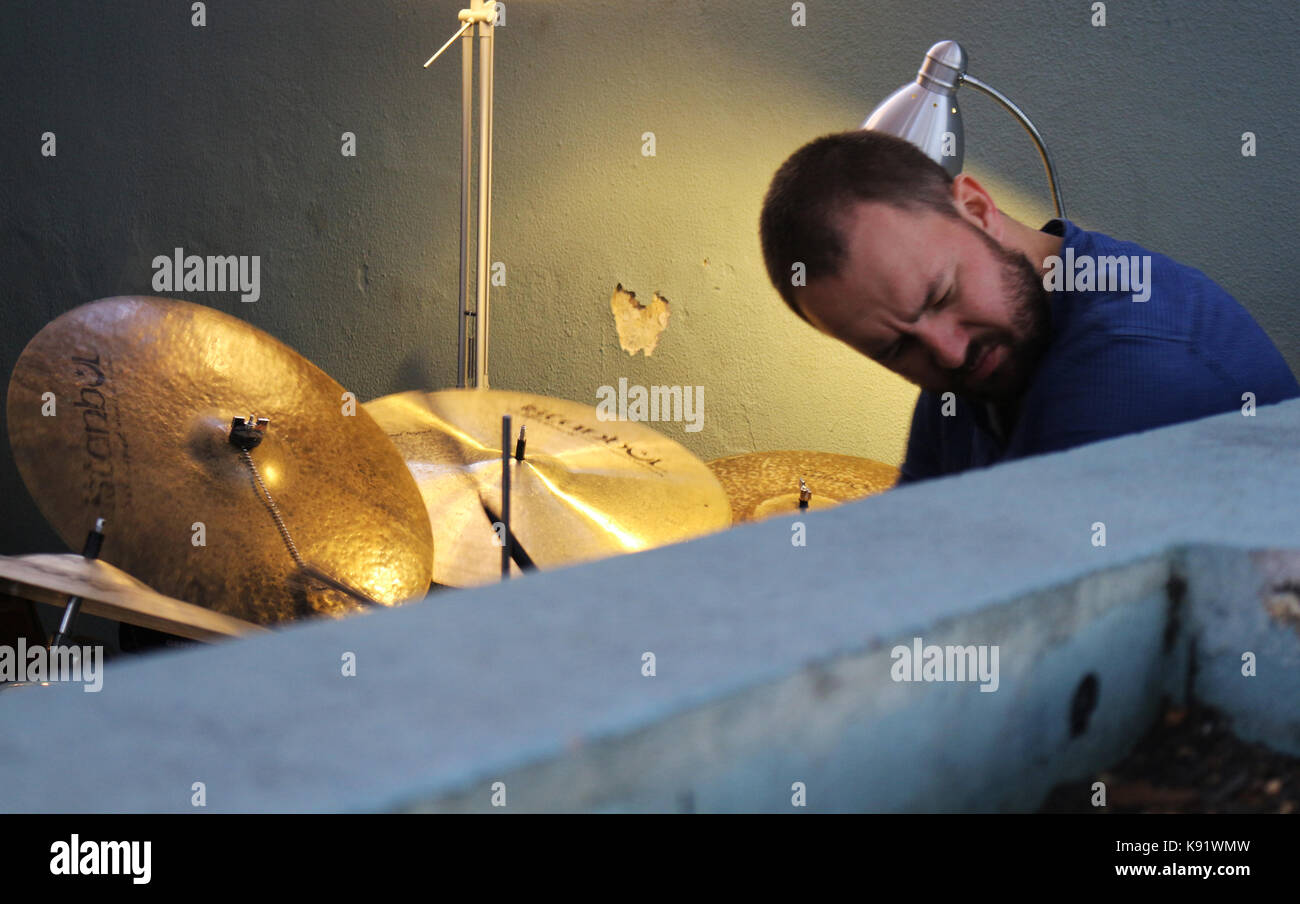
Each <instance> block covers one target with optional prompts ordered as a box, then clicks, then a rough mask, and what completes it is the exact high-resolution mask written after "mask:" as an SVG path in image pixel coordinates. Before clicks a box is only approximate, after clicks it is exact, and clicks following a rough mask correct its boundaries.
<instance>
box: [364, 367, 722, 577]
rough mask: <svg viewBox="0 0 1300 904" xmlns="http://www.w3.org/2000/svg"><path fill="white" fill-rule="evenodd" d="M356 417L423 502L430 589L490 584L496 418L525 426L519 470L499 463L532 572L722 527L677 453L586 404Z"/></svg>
mask: <svg viewBox="0 0 1300 904" xmlns="http://www.w3.org/2000/svg"><path fill="white" fill-rule="evenodd" d="M365 408H366V410H367V411H369V412H370V414H371V415H373V416H374V418H375V420H376V421H378V423H379V425H380V426H381V427H382V428H383V429H384V431H385V432H386V433H387V434H388V435H389V437H390V438H391V439H392V441H393V443H394V444H395V445H396V446H397V448H398V449H399V450H400V452H401V454H402V456H403V457H404V458H405V459H406V461H407V464H408V466H409V467H410V469H411V472H412V473H413V474H414V475H415V480H416V483H417V484H419V486H420V492H421V493H423V495H424V500H425V503H426V505H427V507H428V511H429V519H430V521H431V522H432V524H433V535H434V543H435V545H436V546H437V549H438V556H437V558H436V560H435V562H434V572H433V579H434V581H436V582H437V583H440V584H449V585H452V586H461V587H463V586H472V585H475V584H481V583H485V582H488V581H494V580H499V579H500V575H501V565H500V562H501V547H500V545H498V543H497V542H496V533H495V532H494V531H493V529H492V517H489V515H488V514H487V513H486V512H485V511H484V507H485V506H486V507H487V509H489V510H490V511H491V512H493V513H496V514H497V515H499V514H500V512H501V417H502V415H505V414H509V415H510V416H511V418H512V427H513V429H514V430H515V432H516V435H517V433H518V430H519V428H520V427H521V426H522V427H526V428H527V434H526V435H527V443H526V450H525V454H524V460H523V461H522V462H518V461H515V460H514V459H513V458H512V459H511V475H510V481H511V494H510V499H511V503H510V507H511V532H512V533H513V534H514V535H515V537H516V538H518V541H519V544H520V545H521V546H522V547H523V549H524V550H525V551H526V552H527V554H528V556H529V558H531V559H532V560H533V561H534V562H535V563H536V564H537V566H538V567H539V568H547V567H555V566H561V565H569V564H573V563H576V562H583V561H588V560H591V559H597V558H603V557H605V556H611V555H617V554H620V553H626V552H636V551H638V550H642V549H649V548H651V547H654V546H661V545H664V544H667V543H674V542H677V541H680V540H685V539H688V538H690V537H695V536H699V535H701V534H705V533H708V532H710V531H714V530H721V529H722V528H725V527H726V526H728V525H729V524H730V523H731V509H730V506H729V505H728V504H727V497H726V493H724V492H723V489H722V486H721V485H720V484H719V483H718V481H717V480H716V479H715V478H714V476H713V475H712V473H710V471H709V469H708V468H707V467H706V466H705V465H704V463H703V462H701V461H700V460H699V459H698V458H696V457H695V456H694V455H692V454H691V453H690V452H689V451H687V450H686V448H685V447H684V446H682V445H681V444H679V443H677V442H674V441H673V440H671V439H669V438H668V437H666V436H664V435H662V434H660V433H658V432H657V431H655V430H653V429H651V428H650V427H648V426H645V425H644V424H641V423H636V422H629V421H602V420H600V418H599V417H598V416H597V412H596V409H595V408H594V407H591V406H588V405H582V404H580V403H578V402H570V401H567V400H565V399H552V398H548V397H546V396H539V395H530V394H527V393H522V392H506V391H503V390H497V389H448V390H443V391H440V392H418V391H417V392H403V393H397V394H396V395H390V396H384V397H383V398H380V399H375V400H374V401H371V402H367V403H366V405H365ZM513 451H514V450H513V449H511V452H512V453H513ZM512 573H513V572H512Z"/></svg>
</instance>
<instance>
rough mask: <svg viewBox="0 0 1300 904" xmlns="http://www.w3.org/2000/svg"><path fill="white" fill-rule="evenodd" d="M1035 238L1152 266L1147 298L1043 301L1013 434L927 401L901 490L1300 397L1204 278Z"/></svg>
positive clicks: (1101, 238) (1100, 246) (969, 402)
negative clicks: (1045, 322) (1247, 404)
mask: <svg viewBox="0 0 1300 904" xmlns="http://www.w3.org/2000/svg"><path fill="white" fill-rule="evenodd" d="M1042 231H1043V232H1047V233H1050V234H1052V235H1059V236H1061V237H1062V239H1063V241H1062V244H1061V250H1060V252H1059V256H1061V257H1062V258H1065V257H1066V255H1067V249H1073V256H1074V259H1075V260H1076V261H1078V260H1080V259H1082V258H1083V257H1085V256H1090V257H1092V258H1093V260H1094V261H1095V260H1096V259H1097V258H1099V257H1102V256H1112V255H1124V256H1126V257H1130V258H1131V257H1132V256H1134V255H1137V256H1139V257H1140V256H1143V255H1148V256H1149V257H1150V260H1151V264H1150V279H1149V284H1150V285H1149V288H1150V297H1149V298H1148V299H1147V300H1146V301H1134V300H1133V299H1134V297H1135V293H1134V292H1132V291H1069V290H1068V289H1069V288H1070V287H1069V286H1066V290H1063V291H1053V292H1049V293H1048V297H1049V298H1050V299H1051V330H1052V335H1051V339H1050V341H1049V343H1048V346H1047V349H1046V351H1045V352H1044V353H1043V357H1042V359H1041V360H1040V362H1039V365H1038V368H1037V370H1035V372H1034V375H1033V377H1032V378H1031V380H1030V384H1029V387H1028V388H1027V389H1026V390H1025V392H1024V394H1023V395H1022V396H1021V398H1020V404H1019V412H1018V414H1017V416H1016V419H1015V421H1014V424H1012V425H1010V429H1009V430H1008V429H1007V425H1004V424H1002V423H1000V421H999V417H998V412H997V410H996V409H995V408H993V406H991V405H988V404H986V403H983V402H981V401H980V400H977V399H973V398H969V397H963V396H956V397H955V399H954V400H953V401H954V405H953V406H950V410H951V408H953V407H955V411H953V413H952V414H951V415H949V416H944V414H943V412H942V405H943V400H942V398H941V397H940V396H939V395H936V394H935V393H932V392H930V391H928V390H923V391H922V392H921V395H920V397H919V398H918V399H917V401H916V409H915V411H913V413H912V431H911V434H910V436H909V437H908V441H907V457H906V459H905V460H904V462H903V465H902V468H901V471H902V474H901V476H900V478H899V481H898V482H899V484H903V483H909V482H912V481H917V480H925V479H927V478H930V477H938V476H941V475H944V474H954V473H957V472H959V471H965V470H967V469H969V468H978V467H984V466H986V465H992V464H997V463H998V462H1002V461H1010V460H1012V459H1016V458H1024V457H1025V456H1029V455H1040V454H1043V453H1045V452H1056V451H1059V450H1061V449H1069V448H1072V447H1074V446H1081V445H1083V444H1084V443H1093V442H1097V441H1098V440H1103V439H1109V438H1111V437H1114V436H1122V435H1123V434H1126V433H1137V432H1140V431H1143V430H1151V429H1154V428H1156V427H1163V426H1165V425H1167V424H1175V423H1178V422H1180V421H1190V420H1195V419H1197V418H1202V417H1207V416H1209V415H1212V414H1219V413H1222V412H1225V411H1232V410H1239V409H1241V408H1242V406H1243V404H1244V400H1243V398H1242V396H1243V395H1244V394H1245V393H1247V392H1250V393H1254V395H1255V404H1257V405H1268V404H1272V403H1274V402H1281V401H1284V400H1285V399H1290V398H1295V397H1297V396H1300V384H1297V383H1296V379H1295V376H1294V375H1292V373H1291V370H1290V368H1288V367H1287V364H1286V361H1285V359H1284V358H1283V357H1282V355H1281V353H1280V352H1279V351H1278V350H1277V348H1276V346H1274V345H1273V343H1272V341H1271V340H1270V339H1269V338H1268V335H1267V334H1266V333H1265V332H1264V331H1263V329H1261V328H1260V326H1259V324H1257V323H1256V322H1255V320H1254V318H1252V317H1251V316H1250V314H1249V313H1248V312H1247V311H1246V309H1245V308H1243V307H1242V306H1241V305H1240V304H1238V303H1237V301H1236V300H1235V299H1233V297H1232V296H1231V295H1229V294H1228V293H1227V292H1225V291H1224V290H1223V288H1222V287H1221V286H1219V285H1218V284H1217V283H1215V282H1214V281H1213V280H1211V279H1210V278H1209V277H1208V276H1206V275H1205V274H1204V273H1201V272H1200V271H1199V270H1193V269H1192V268H1191V267H1186V266H1183V265H1182V264H1180V263H1178V262H1177V261H1173V260H1170V259H1169V258H1167V257H1165V256H1164V255H1160V254H1152V253H1151V252H1150V251H1147V250H1146V249H1144V248H1142V247H1141V246H1139V245H1135V244H1133V243H1132V242H1120V241H1116V240H1115V239H1112V238H1110V237H1109V236H1105V235H1102V234H1101V233H1097V232H1085V231H1084V230H1082V229H1080V228H1079V227H1078V226H1075V225H1074V224H1073V223H1071V222H1070V221H1069V220H1051V221H1050V222H1048V224H1047V225H1046V226H1044V227H1043V229H1042Z"/></svg>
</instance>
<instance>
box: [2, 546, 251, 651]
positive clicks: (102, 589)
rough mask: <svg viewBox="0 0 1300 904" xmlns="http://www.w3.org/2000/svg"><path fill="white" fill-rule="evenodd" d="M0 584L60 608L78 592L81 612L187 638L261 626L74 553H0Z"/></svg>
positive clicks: (221, 635) (245, 631) (214, 636)
mask: <svg viewBox="0 0 1300 904" xmlns="http://www.w3.org/2000/svg"><path fill="white" fill-rule="evenodd" d="M0 589H4V590H5V591H6V592H8V593H11V594H13V595H14V596H17V597H21V598H23V599H29V600H32V601H34V602H38V603H48V604H49V605H51V606H58V607H59V608H63V607H64V606H65V605H66V604H67V602H68V597H69V596H79V597H81V611H82V612H84V613H87V614H89V615H98V616H101V617H102V618H110V619H112V620H114V621H121V622H127V623H129V624H132V625H139V626H140V627H142V628H151V629H153V630H155V631H162V632H163V633H165V634H174V635H176V636H177V637H188V638H190V639H191V640H205V641H213V640H222V639H224V638H227V637H238V636H239V635H241V634H253V633H257V632H262V631H265V630H266V629H265V628H263V627H261V626H259V625H255V624H253V623H252V622H246V621H244V620H243V619H239V618H231V617H230V616H229V615H222V614H220V613H218V612H213V611H211V610H210V609H204V608H202V607H201V606H194V605H191V604H190V603H185V602H181V601H180V600H174V599H172V598H171V597H169V596H163V595H162V594H161V593H157V592H155V591H154V590H153V589H151V588H150V587H149V586H148V585H146V584H145V583H144V582H142V581H138V580H136V579H135V578H133V577H131V576H130V575H129V574H127V573H126V572H125V571H122V570H121V569H120V568H116V567H114V566H113V565H110V564H108V563H107V562H104V561H100V560H97V559H86V558H83V557H82V556H79V555H76V554H74V553H66V552H65V553H55V554H51V553H38V554H36V555H30V556H0Z"/></svg>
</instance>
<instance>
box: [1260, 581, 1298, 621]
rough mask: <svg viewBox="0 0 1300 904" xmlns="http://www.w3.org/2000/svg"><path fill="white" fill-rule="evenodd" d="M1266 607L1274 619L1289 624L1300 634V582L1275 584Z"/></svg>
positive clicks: (1265, 603) (1265, 604) (1270, 616)
mask: <svg viewBox="0 0 1300 904" xmlns="http://www.w3.org/2000/svg"><path fill="white" fill-rule="evenodd" d="M1264 609H1265V610H1266V611H1267V612H1268V616H1269V618H1271V619H1273V621H1275V622H1278V623H1279V624H1283V625H1288V626H1290V627H1291V628H1294V629H1295V632H1296V633H1297V634H1300V584H1298V583H1294V582H1287V583H1285V584H1278V585H1276V586H1274V587H1273V592H1272V593H1271V594H1269V597H1268V599H1267V600H1266V601H1265V602H1264Z"/></svg>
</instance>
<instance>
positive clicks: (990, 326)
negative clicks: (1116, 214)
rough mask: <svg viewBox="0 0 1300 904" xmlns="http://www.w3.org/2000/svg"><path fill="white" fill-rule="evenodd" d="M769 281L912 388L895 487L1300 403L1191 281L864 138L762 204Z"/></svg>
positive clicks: (831, 150)
mask: <svg viewBox="0 0 1300 904" xmlns="http://www.w3.org/2000/svg"><path fill="white" fill-rule="evenodd" d="M760 230H761V239H762V246H763V255H764V258H765V260H766V264H767V271H768V275H769V277H770V279H771V280H772V283H773V285H774V286H775V287H776V289H777V291H778V292H779V293H780V294H781V297H782V298H783V299H784V300H785V302H786V304H787V305H789V306H790V308H791V310H793V311H794V312H795V314H797V315H798V316H799V317H800V318H802V319H803V320H804V321H805V322H807V323H809V324H811V325H812V326H813V327H815V328H816V329H817V330H819V331H821V332H822V333H825V334H827V335H829V336H833V337H835V338H837V339H839V340H841V341H842V342H844V343H846V344H847V345H849V346H850V347H851V348H853V349H856V350H857V351H859V352H861V353H862V354H864V355H866V356H867V357H869V358H871V359H872V360H874V361H876V362H877V363H879V364H881V365H883V366H884V367H887V368H888V369H890V370H892V371H894V372H895V373H897V374H899V375H900V376H902V377H904V378H906V379H907V380H909V381H911V382H912V383H915V384H916V385H918V386H920V387H921V389H922V392H921V394H920V396H919V398H918V399H917V402H916V408H915V410H914V412H913V415H912V426H911V434H910V436H909V439H908V444H907V455H906V459H905V461H904V462H903V465H902V468H901V471H902V475H901V477H900V480H899V483H900V484H901V483H907V482H911V481H918V480H924V479H927V478H931V477H938V476H941V475H944V474H953V473H957V472H960V471H965V470H967V469H969V468H976V467H982V466H986V465H992V464H995V463H998V462H1002V461H1007V460H1011V459H1015V458H1022V457H1025V456H1029V455H1037V454H1041V453H1045V452H1054V451H1058V450H1061V449H1069V448H1072V447H1074V446H1079V445H1083V444H1085V443H1091V442H1096V441H1098V440H1103V439H1107V438H1110V437H1114V436H1120V435H1123V434H1126V433H1135V432H1138V431H1142V430H1149V429H1152V428H1155V427H1161V426H1164V425H1166V424H1173V423H1177V422H1179V421H1188V420H1194V419H1197V418H1202V417H1206V416H1208V415H1212V414H1217V413H1221V412H1225V411H1232V410H1237V409H1240V410H1241V411H1242V412H1243V414H1247V415H1253V414H1254V408H1255V406H1257V405H1267V404H1271V403H1274V402H1280V401H1283V400H1284V399H1289V398H1294V397H1296V396H1300V384H1297V382H1296V379H1295V377H1294V375H1293V374H1292V373H1291V371H1290V369H1289V368H1288V367H1287V364H1286V361H1285V360H1284V359H1283V357H1282V355H1281V354H1280V353H1279V352H1278V350H1277V348H1276V347H1275V346H1274V345H1273V343H1272V342H1271V341H1270V340H1269V337H1268V336H1267V335H1266V334H1265V332H1264V331H1263V329H1261V328H1260V326H1259V324H1257V323H1256V322H1255V320H1254V319H1253V318H1252V317H1251V315H1250V314H1249V313H1248V312H1247V311H1246V310H1245V309H1244V308H1243V307H1242V306H1241V305H1240V304H1238V303H1237V301H1235V300H1234V299H1233V298H1232V296H1231V295H1229V294H1228V293H1227V292H1226V291H1224V289H1223V288H1222V287H1220V286H1219V285H1218V284H1217V283H1215V282H1213V281H1212V280H1211V279H1210V278H1209V277H1207V276H1205V275H1204V274H1203V273H1201V272H1199V271H1197V270H1194V269H1192V268H1191V267H1188V266H1185V265H1183V264H1180V263H1178V262H1176V261H1173V260H1171V259H1169V258H1167V257H1164V256H1163V255H1160V254H1155V253H1153V252H1151V251H1148V250H1146V249H1145V248H1142V247H1140V246H1138V245H1136V244H1133V243H1132V242H1124V241H1119V240H1116V239H1113V238H1110V237H1109V236H1106V235H1102V234H1101V233H1098V232H1089V231H1086V230H1084V229H1081V228H1080V227H1078V226H1077V225H1075V224H1074V223H1072V222H1070V221H1069V220H1064V219H1053V220H1050V221H1048V222H1047V224H1046V225H1044V226H1043V227H1042V228H1041V229H1037V230H1035V229H1032V228H1030V227H1028V226H1026V225H1025V224H1023V223H1020V222H1017V221H1016V220H1014V219H1012V218H1011V217H1009V216H1007V215H1006V214H1005V213H1004V212H1002V211H1001V210H999V209H998V206H997V204H996V203H995V201H994V199H993V197H992V196H991V195H990V194H989V192H988V191H987V190H986V189H985V188H984V187H983V186H982V185H980V184H979V182H977V181H976V180H975V179H973V178H972V177H971V176H969V175H967V174H965V173H962V174H960V175H958V176H956V177H955V178H954V177H952V176H950V175H949V174H948V173H947V171H946V170H944V168H943V167H942V166H940V165H939V164H937V163H935V162H934V161H933V160H931V159H930V158H928V157H927V156H926V155H925V154H924V153H922V152H921V151H920V150H919V149H917V148H916V147H914V146H913V145H911V144H909V143H908V142H906V141H903V140H902V139H899V138H895V137H892V136H889V135H886V134H883V133H880V132H871V131H853V132H845V133H840V134H833V135H827V136H825V137H822V138H819V139H817V140H816V141H813V142H810V143H809V144H807V145H805V146H804V147H802V148H800V149H799V150H798V151H796V152H795V153H794V154H793V155H792V156H791V157H790V158H789V159H788V160H787V161H786V162H785V163H784V164H782V166H781V168H780V169H779V170H778V171H777V173H776V175H775V177H774V178H773V180H772V184H771V187H770V188H769V190H768V193H767V197H766V199H765V200H764V203H763V212H762V217H761V222H760Z"/></svg>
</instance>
